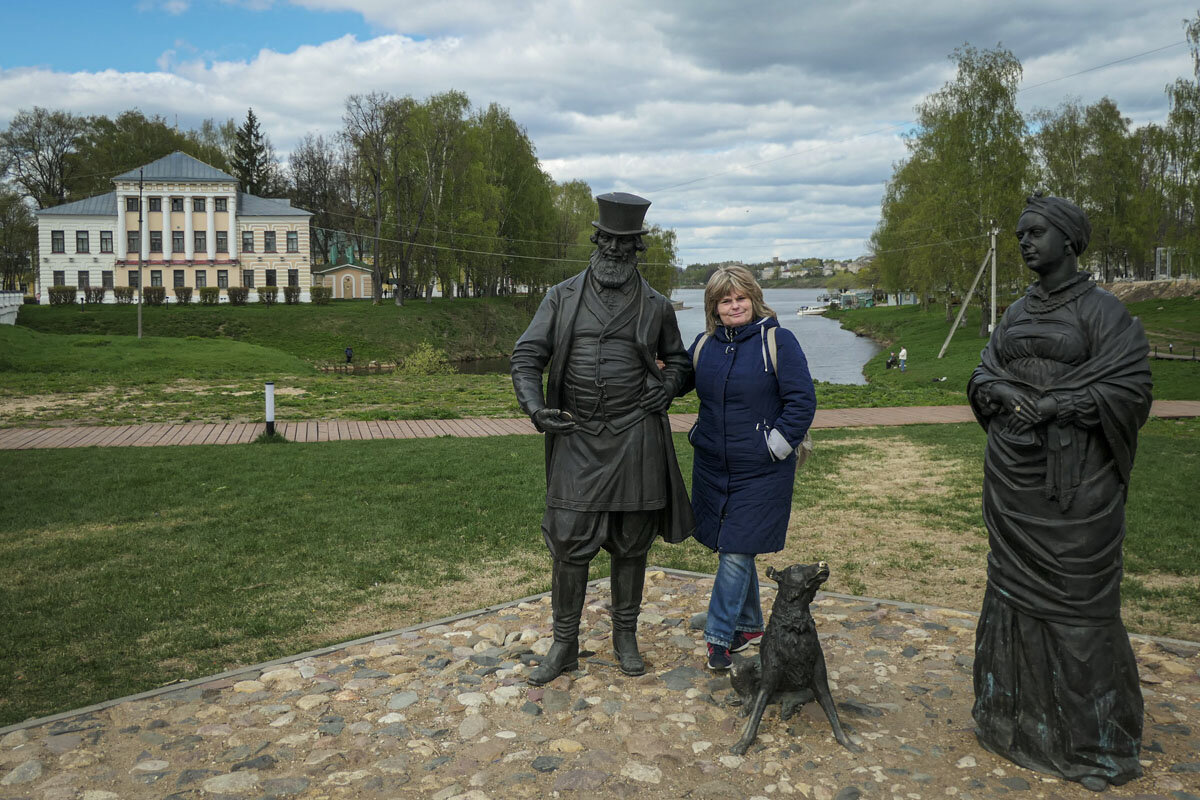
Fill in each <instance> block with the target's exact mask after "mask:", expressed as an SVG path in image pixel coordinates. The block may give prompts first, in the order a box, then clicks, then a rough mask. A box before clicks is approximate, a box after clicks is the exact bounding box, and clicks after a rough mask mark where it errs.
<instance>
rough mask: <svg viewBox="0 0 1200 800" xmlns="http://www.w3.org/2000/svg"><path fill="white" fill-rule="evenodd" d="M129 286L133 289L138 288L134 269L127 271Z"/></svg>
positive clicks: (136, 274) (136, 273)
mask: <svg viewBox="0 0 1200 800" xmlns="http://www.w3.org/2000/svg"><path fill="white" fill-rule="evenodd" d="M129 286H130V287H131V288H134V289H136V288H138V271H137V270H136V269H131V270H129Z"/></svg>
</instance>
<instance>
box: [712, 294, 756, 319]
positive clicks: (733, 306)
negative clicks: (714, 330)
mask: <svg viewBox="0 0 1200 800" xmlns="http://www.w3.org/2000/svg"><path fill="white" fill-rule="evenodd" d="M751 313H752V306H751V303H750V298H749V297H747V296H746V295H744V294H742V293H741V292H739V291H738V290H737V289H734V290H732V291H730V292H729V294H727V295H725V296H724V297H722V298H721V299H720V300H718V301H717V316H719V317H720V318H721V324H722V325H724V326H725V327H726V328H740V327H742V326H743V325H745V324H747V323H749V322H750V314H751Z"/></svg>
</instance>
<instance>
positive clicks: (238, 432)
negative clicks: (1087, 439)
mask: <svg viewBox="0 0 1200 800" xmlns="http://www.w3.org/2000/svg"><path fill="white" fill-rule="evenodd" d="M1150 414H1151V416H1155V417H1160V418H1162V419H1179V418H1185V417H1200V400H1156V401H1154V405H1153V406H1152V407H1151V409H1150ZM670 418H671V430H672V431H674V432H676V433H686V432H687V431H688V430H689V429H690V428H691V427H692V425H693V424H694V423H695V422H696V415H695V414H671V417H670ZM974 420H975V417H974V416H973V415H972V414H971V407H970V406H904V407H895V408H892V407H889V408H829V409H826V408H820V409H817V416H816V419H814V420H813V425H812V427H813V428H814V429H818V430H819V429H823V428H858V427H870V426H877V425H884V426H888V425H916V424H928V423H951V422H974ZM275 430H276V431H277V432H278V433H279V434H281V435H282V436H284V437H285V438H287V439H290V440H291V441H294V442H336V441H346V440H354V439H427V438H431V437H435V436H454V437H476V436H511V435H515V434H533V433H537V431H536V430H535V429H534V427H533V424H532V423H531V422H530V421H529V420H527V419H525V418H523V417H522V418H520V419H491V418H482V417H471V418H467V419H425V420H370V421H365V422H364V421H359V420H309V421H301V422H282V421H281V422H279V423H277V424H276V426H275ZM263 431H264V427H263V423H258V422H255V423H251V422H187V423H153V424H149V423H148V424H145V425H121V426H115V427H60V428H3V429H0V450H39V449H48V448H60V447H163V446H169V445H194V444H248V443H249V442H253V441H254V440H255V439H256V438H257V437H258V436H259V435H260V434H262V433H263Z"/></svg>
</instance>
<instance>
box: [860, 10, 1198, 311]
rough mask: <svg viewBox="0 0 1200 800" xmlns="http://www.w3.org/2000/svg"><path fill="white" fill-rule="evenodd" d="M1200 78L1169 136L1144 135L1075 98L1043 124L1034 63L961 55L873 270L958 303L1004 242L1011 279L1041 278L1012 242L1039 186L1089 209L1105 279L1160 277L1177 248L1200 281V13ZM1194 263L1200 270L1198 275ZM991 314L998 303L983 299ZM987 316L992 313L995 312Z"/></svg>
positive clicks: (884, 224)
mask: <svg viewBox="0 0 1200 800" xmlns="http://www.w3.org/2000/svg"><path fill="white" fill-rule="evenodd" d="M1185 28H1186V31H1187V37H1188V40H1189V42H1190V43H1191V45H1192V54H1193V59H1194V61H1195V72H1196V79H1195V80H1185V79H1180V80H1177V81H1176V82H1175V83H1173V84H1171V85H1170V86H1168V87H1166V92H1167V95H1168V98H1169V100H1170V113H1169V114H1168V117H1167V119H1166V121H1165V122H1164V123H1163V124H1161V125H1156V124H1150V125H1146V126H1144V127H1141V128H1136V129H1133V128H1131V126H1130V120H1129V119H1128V118H1127V117H1125V116H1124V115H1122V114H1121V112H1120V110H1119V109H1118V108H1117V105H1116V103H1114V102H1113V101H1112V100H1111V99H1109V98H1107V97H1105V98H1102V99H1101V100H1099V101H1097V102H1096V103H1093V104H1091V105H1083V104H1082V103H1081V102H1079V101H1078V100H1069V101H1067V102H1064V103H1063V104H1061V105H1060V106H1059V107H1057V108H1054V109H1042V110H1039V111H1037V112H1035V113H1034V114H1032V115H1030V116H1029V117H1026V116H1024V115H1023V114H1022V113H1021V112H1020V111H1019V109H1018V108H1017V104H1016V95H1017V86H1018V83H1019V82H1020V79H1021V64H1020V62H1019V61H1018V60H1017V58H1016V57H1015V56H1014V55H1013V54H1012V53H1011V52H1009V51H1008V50H1005V49H1003V48H999V47H998V48H996V49H993V50H978V49H976V48H973V47H970V46H965V47H962V48H959V49H958V50H955V51H954V54H953V56H952V58H953V59H954V60H955V61H956V62H957V65H958V72H957V75H956V77H955V78H954V79H953V80H951V81H950V82H948V83H947V84H946V85H945V86H944V87H943V88H942V89H941V90H940V91H938V92H936V93H934V94H932V95H930V96H929V97H927V98H926V99H925V100H924V102H922V103H921V104H920V105H919V106H918V107H917V126H916V129H915V131H914V133H913V134H912V135H911V136H909V137H908V140H907V147H908V156H907V158H905V159H904V160H903V161H901V162H900V163H899V164H897V165H896V167H895V170H894V172H893V175H892V178H891V180H890V181H889V182H888V184H887V187H886V189H885V192H884V197H883V201H882V214H881V219H880V222H879V225H878V227H877V228H876V230H875V232H874V234H873V236H872V246H873V250H874V253H875V255H876V259H875V263H874V266H873V269H872V270H870V271H868V272H867V273H866V274H864V275H862V276H861V277H860V280H865V281H867V282H869V283H873V284H875V285H877V286H878V287H879V288H882V289H885V290H887V291H899V290H913V291H917V292H918V293H919V294H920V295H921V296H922V297H925V298H928V297H930V296H940V297H942V298H944V299H945V302H946V311H947V315H949V313H950V303H951V297H952V296H954V295H957V296H961V295H962V294H964V293H965V292H966V290H967V289H968V287H969V286H970V283H971V280H972V279H973V278H974V276H975V273H976V271H977V270H978V269H979V266H980V264H981V262H982V260H983V258H984V256H985V254H986V253H987V251H988V248H989V233H990V232H991V230H992V229H993V228H995V229H998V230H999V235H998V237H997V246H998V250H997V262H998V280H999V283H1000V284H1001V285H1003V286H1006V287H1011V288H1016V287H1019V286H1023V285H1025V284H1026V283H1028V277H1029V276H1028V273H1027V271H1026V270H1025V268H1024V265H1023V263H1022V261H1021V258H1020V253H1019V251H1018V248H1017V243H1016V240H1015V238H1014V237H1013V236H1012V235H1011V233H1012V230H1013V228H1014V227H1015V224H1016V220H1017V217H1018V216H1019V215H1020V213H1021V210H1022V209H1023V208H1024V205H1025V197H1026V196H1027V195H1028V194H1029V193H1030V190H1031V187H1035V186H1036V187H1044V188H1045V189H1046V190H1047V192H1048V193H1049V194H1053V195H1058V196H1061V197H1066V198H1068V199H1070V200H1072V201H1074V202H1075V203H1077V204H1079V205H1080V206H1081V207H1082V208H1083V209H1084V210H1085V211H1086V212H1087V213H1088V216H1089V219H1090V220H1091V223H1092V229H1093V231H1092V239H1091V243H1090V245H1089V247H1088V251H1087V252H1086V253H1085V254H1084V257H1083V259H1082V261H1083V266H1084V267H1085V268H1088V269H1090V270H1092V271H1093V272H1094V273H1096V274H1097V277H1098V278H1100V279H1101V280H1114V279H1117V278H1121V277H1133V278H1149V277H1152V276H1153V274H1154V269H1155V258H1156V251H1158V248H1165V249H1166V250H1168V251H1170V252H1171V253H1172V255H1173V256H1174V259H1173V260H1174V268H1175V270H1176V272H1178V271H1179V269H1180V265H1181V264H1183V265H1184V266H1185V268H1191V269H1193V270H1194V266H1195V265H1196V264H1200V260H1198V259H1197V257H1198V256H1200V229H1198V228H1197V219H1196V210H1197V208H1198V207H1200V16H1198V17H1197V19H1196V20H1194V21H1191V22H1189V23H1187V24H1186V25H1185ZM1187 265H1192V266H1191V267H1188V266H1187ZM977 296H978V299H979V301H980V302H981V303H983V304H985V306H986V303H987V302H988V300H987V297H986V296H985V294H984V292H983V290H982V288H981V289H980V290H979V291H978V294H977ZM985 316H986V315H985Z"/></svg>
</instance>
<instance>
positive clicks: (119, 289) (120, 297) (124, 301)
mask: <svg viewBox="0 0 1200 800" xmlns="http://www.w3.org/2000/svg"><path fill="white" fill-rule="evenodd" d="M113 299H114V300H116V301H117V303H119V304H120V305H123V306H127V305H129V304H130V303H132V302H133V287H132V286H114V287H113Z"/></svg>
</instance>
